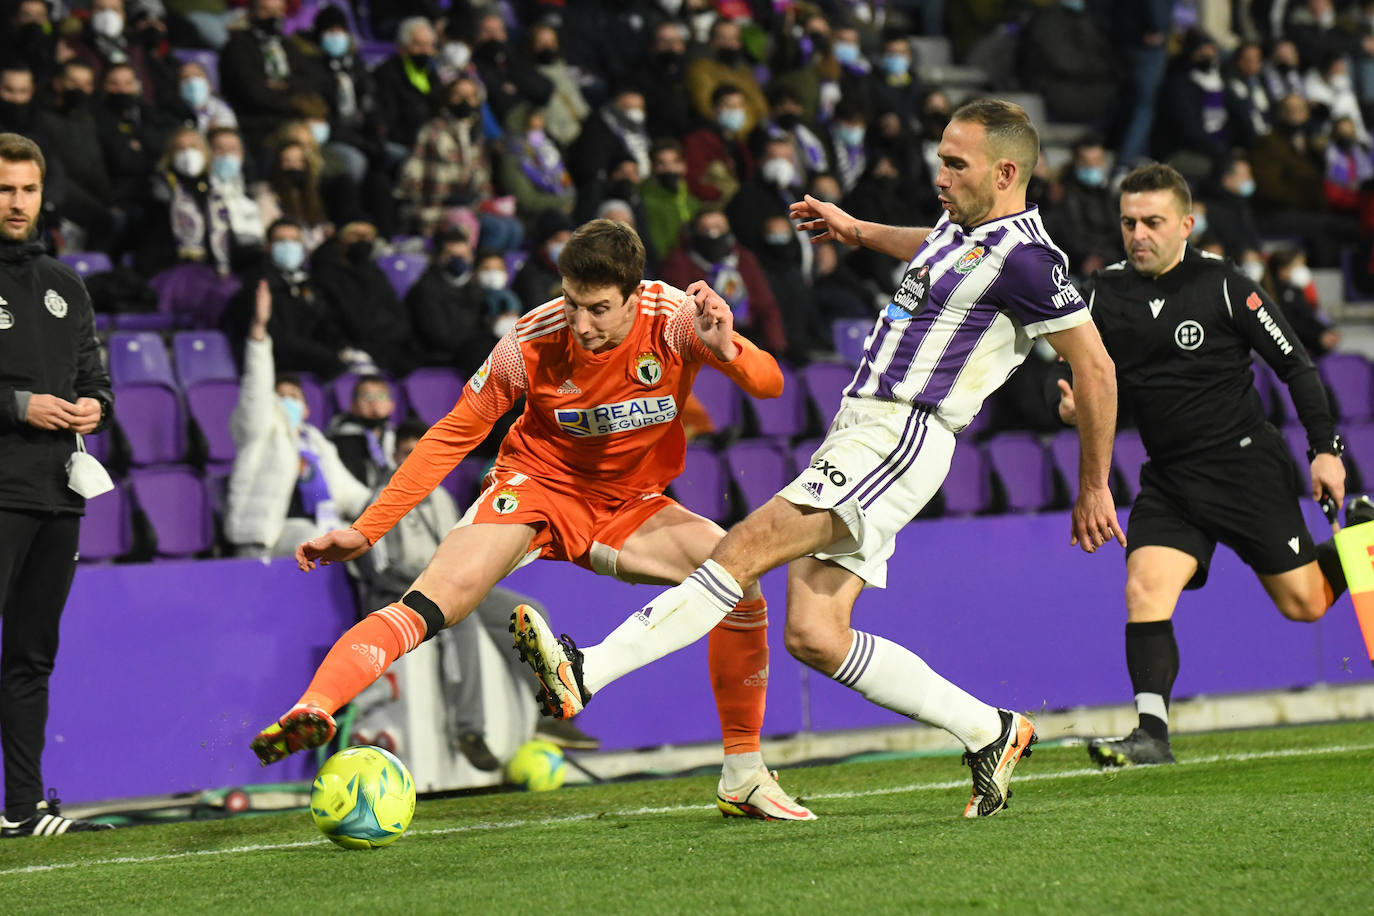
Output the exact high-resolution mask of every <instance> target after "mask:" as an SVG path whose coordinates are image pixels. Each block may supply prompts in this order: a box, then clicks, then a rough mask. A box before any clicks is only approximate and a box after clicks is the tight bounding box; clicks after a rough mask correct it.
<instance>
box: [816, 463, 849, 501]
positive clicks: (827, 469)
mask: <svg viewBox="0 0 1374 916" xmlns="http://www.w3.org/2000/svg"><path fill="white" fill-rule="evenodd" d="M811 467H813V468H815V469H816V470H817V471H820V472H821V473H822V474H824V475H825V477H826V479H827V480H829V481H830V482H831V483H833V484H834V485H835V486H837V487H842V486H844V485H845V484H846V483H848V482H849V478H848V477H847V476H846V475H845V473H844V471H841V470H840V469H839V468H837V467H835V465H833V464H831V463H830V462H829V461H827V460H825V459H824V458H813V459H811ZM817 494H818V495H819V491H817Z"/></svg>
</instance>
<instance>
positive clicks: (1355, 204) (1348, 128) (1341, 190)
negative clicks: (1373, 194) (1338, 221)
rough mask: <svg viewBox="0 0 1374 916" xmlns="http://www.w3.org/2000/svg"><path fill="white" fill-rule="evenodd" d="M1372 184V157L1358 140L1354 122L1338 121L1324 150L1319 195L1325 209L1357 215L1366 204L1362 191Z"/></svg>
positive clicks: (1367, 200) (1373, 173) (1362, 141)
mask: <svg viewBox="0 0 1374 916" xmlns="http://www.w3.org/2000/svg"><path fill="white" fill-rule="evenodd" d="M1371 181H1374V154H1371V152H1370V145H1369V141H1368V140H1367V139H1361V137H1360V135H1359V132H1358V128H1357V127H1356V125H1355V122H1354V121H1353V120H1352V119H1350V118H1340V119H1338V120H1337V121H1336V124H1335V126H1334V127H1333V128H1332V130H1331V141H1330V142H1329V143H1328V144H1327V146H1326V178H1325V181H1324V182H1323V185H1322V187H1323V192H1324V196H1325V198H1326V203H1327V206H1329V207H1330V208H1331V209H1332V210H1335V211H1337V212H1341V213H1351V214H1357V215H1358V214H1361V212H1362V211H1363V210H1364V209H1365V207H1366V206H1367V205H1368V202H1369V196H1370V195H1369V192H1368V191H1367V190H1366V189H1367V188H1368V187H1369V186H1370V182H1371Z"/></svg>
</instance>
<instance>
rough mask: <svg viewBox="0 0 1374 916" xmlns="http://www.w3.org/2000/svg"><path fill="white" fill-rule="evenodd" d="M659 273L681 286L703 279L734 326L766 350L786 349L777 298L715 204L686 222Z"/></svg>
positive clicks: (766, 279) (682, 287) (776, 352)
mask: <svg viewBox="0 0 1374 916" xmlns="http://www.w3.org/2000/svg"><path fill="white" fill-rule="evenodd" d="M659 276H660V277H661V278H662V279H663V281H664V282H665V283H669V284H671V285H672V286H676V287H678V288H679V289H686V288H687V287H688V286H689V285H690V284H691V283H692V282H694V281H696V280H705V281H706V282H707V283H709V284H710V286H711V288H712V289H714V290H715V291H716V292H717V293H719V294H720V296H721V298H722V299H724V300H725V301H726V302H727V303H729V305H730V311H731V312H733V313H734V317H735V330H737V331H739V332H740V333H741V334H743V335H744V336H745V337H748V338H749V339H750V340H752V341H754V343H756V344H758V345H759V346H760V347H762V348H763V349H765V350H768V351H769V352H770V353H774V354H782V353H784V352H786V351H787V338H786V336H785V335H784V333H783V328H782V316H781V313H780V312H779V310H778V301H777V299H776V297H774V295H773V290H772V289H771V288H769V286H768V278H767V277H766V276H765V275H764V273H763V269H762V268H761V267H760V266H759V262H758V258H756V257H754V255H753V254H752V253H751V252H750V251H749V249H747V248H744V247H743V246H741V245H739V244H737V243H736V241H735V235H734V233H733V232H731V231H730V220H729V218H728V217H726V215H725V213H724V212H723V211H721V210H718V209H710V208H707V209H703V210H702V211H701V212H700V213H698V214H697V215H696V217H695V218H694V219H693V220H692V222H691V223H690V224H689V228H688V230H687V233H686V237H685V238H684V239H683V243H682V244H681V245H680V246H678V247H677V248H676V249H674V250H673V251H671V252H670V253H669V254H668V257H666V258H664V260H663V265H662V267H661V268H660V269H659Z"/></svg>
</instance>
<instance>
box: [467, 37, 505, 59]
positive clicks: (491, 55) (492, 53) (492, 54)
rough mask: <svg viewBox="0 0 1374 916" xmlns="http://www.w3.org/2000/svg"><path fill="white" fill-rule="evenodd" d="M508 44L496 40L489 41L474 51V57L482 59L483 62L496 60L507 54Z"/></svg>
mask: <svg viewBox="0 0 1374 916" xmlns="http://www.w3.org/2000/svg"><path fill="white" fill-rule="evenodd" d="M505 50H506V43H505V42H504V41H497V40H496V39H494V38H491V39H488V40H486V41H484V42H482V43H481V44H479V45H478V46H477V47H475V48H473V49H472V56H473V57H480V58H482V59H483V60H495V59H496V58H497V57H498V56H500V55H501V54H503V53H505Z"/></svg>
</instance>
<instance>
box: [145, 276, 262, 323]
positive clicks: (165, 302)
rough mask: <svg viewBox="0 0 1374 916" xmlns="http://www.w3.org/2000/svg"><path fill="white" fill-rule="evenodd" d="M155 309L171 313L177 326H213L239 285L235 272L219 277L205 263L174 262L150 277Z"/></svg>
mask: <svg viewBox="0 0 1374 916" xmlns="http://www.w3.org/2000/svg"><path fill="white" fill-rule="evenodd" d="M148 285H149V286H151V287H152V288H153V291H154V292H156V293H157V310H158V311H159V312H161V313H163V314H164V315H171V316H172V317H173V319H174V320H175V322H176V325H177V326H178V327H188V328H214V327H218V326H219V319H220V314H221V313H222V312H223V311H224V307H225V306H226V305H228V304H229V300H230V299H232V298H233V297H234V294H235V293H237V292H238V291H239V288H240V287H242V286H243V280H242V279H241V278H240V277H239V276H238V274H232V273H231V274H227V275H224V276H221V275H220V273H219V272H218V271H216V270H215V268H213V267H211V266H210V265H209V264H201V263H194V262H183V263H180V264H174V265H172V266H171V267H168V268H167V269H166V270H164V271H162V272H161V273H159V274H157V275H156V276H154V277H151V278H150V279H149V280H148Z"/></svg>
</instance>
